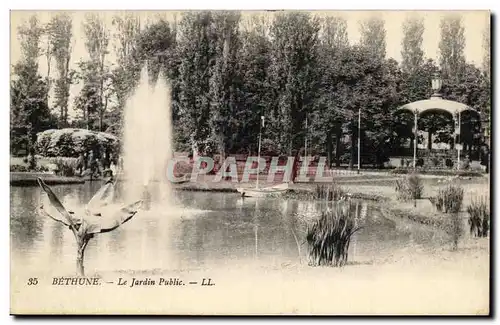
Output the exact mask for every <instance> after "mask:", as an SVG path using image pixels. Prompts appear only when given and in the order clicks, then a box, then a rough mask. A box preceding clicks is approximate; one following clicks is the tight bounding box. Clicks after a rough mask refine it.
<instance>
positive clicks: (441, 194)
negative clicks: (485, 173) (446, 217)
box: [430, 184, 464, 213]
mask: <svg viewBox="0 0 500 325" xmlns="http://www.w3.org/2000/svg"><path fill="white" fill-rule="evenodd" d="M463 199H464V189H463V188H462V187H461V186H459V185H453V184H450V185H448V186H446V187H444V188H440V189H439V191H438V194H437V195H436V196H435V197H431V198H430V201H431V203H432V204H433V205H434V206H435V207H436V209H437V210H438V211H440V212H444V213H458V212H460V210H461V209H462V202H463Z"/></svg>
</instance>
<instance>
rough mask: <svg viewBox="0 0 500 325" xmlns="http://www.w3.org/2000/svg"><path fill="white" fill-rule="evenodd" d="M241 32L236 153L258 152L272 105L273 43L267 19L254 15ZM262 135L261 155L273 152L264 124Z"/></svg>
mask: <svg viewBox="0 0 500 325" xmlns="http://www.w3.org/2000/svg"><path fill="white" fill-rule="evenodd" d="M245 22H246V24H244V27H243V29H242V31H241V46H240V49H239V50H240V53H239V55H238V57H239V60H238V66H239V69H240V71H241V81H242V85H241V90H240V91H241V94H240V95H239V104H238V105H237V106H236V112H235V114H234V116H235V117H237V119H236V120H235V125H234V128H235V130H234V133H235V134H236V139H235V140H234V142H233V150H235V151H238V150H239V151H243V150H248V152H253V153H256V152H257V144H258V134H259V128H260V123H261V122H260V116H261V115H264V116H265V118H266V119H267V118H269V115H267V114H266V113H268V112H267V109H269V108H270V105H271V102H272V101H271V98H270V97H271V93H270V87H269V68H268V67H269V65H270V62H271V57H270V56H271V54H270V47H271V41H270V39H269V38H268V36H267V35H268V32H269V26H268V24H267V23H266V20H265V17H264V16H257V15H254V16H251V17H249V18H248V20H247V21H245ZM264 126H265V127H264V129H263V130H262V131H263V135H262V152H263V153H266V154H270V153H274V152H271V151H272V150H273V149H274V148H273V144H272V143H271V139H269V137H268V136H267V133H266V126H267V124H266V123H265V125H264Z"/></svg>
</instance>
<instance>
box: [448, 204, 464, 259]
mask: <svg viewBox="0 0 500 325" xmlns="http://www.w3.org/2000/svg"><path fill="white" fill-rule="evenodd" d="M450 231H451V238H452V241H453V250H456V249H457V248H458V240H459V239H460V236H461V235H462V231H463V229H462V218H461V217H460V214H459V213H458V212H454V213H451V214H450Z"/></svg>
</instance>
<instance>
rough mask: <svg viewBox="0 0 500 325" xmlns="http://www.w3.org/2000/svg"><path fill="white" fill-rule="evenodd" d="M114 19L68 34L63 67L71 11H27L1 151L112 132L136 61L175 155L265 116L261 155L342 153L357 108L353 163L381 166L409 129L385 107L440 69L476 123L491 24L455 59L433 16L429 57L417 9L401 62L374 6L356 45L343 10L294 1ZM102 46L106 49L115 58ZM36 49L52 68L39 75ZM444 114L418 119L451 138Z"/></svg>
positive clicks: (455, 26) (253, 139)
mask: <svg viewBox="0 0 500 325" xmlns="http://www.w3.org/2000/svg"><path fill="white" fill-rule="evenodd" d="M112 25H113V30H114V32H111V31H110V29H109V28H108V27H107V25H106V23H105V21H104V20H103V19H102V17H100V16H99V15H98V14H96V13H89V14H87V15H86V16H85V19H84V22H83V34H84V35H83V39H78V40H77V41H82V40H83V41H84V42H85V48H86V50H87V52H88V59H85V60H83V59H80V58H77V59H80V61H78V64H77V68H76V69H72V68H71V65H70V63H71V62H72V61H75V58H72V56H71V54H72V47H73V45H74V44H73V38H72V37H73V35H72V33H73V21H72V16H71V14H69V13H57V14H55V15H54V16H53V17H52V19H51V20H50V22H49V23H48V24H42V23H41V22H40V21H39V20H38V18H37V17H36V16H32V17H31V18H30V19H29V20H28V21H27V22H26V23H25V24H24V25H22V26H21V27H20V28H19V33H18V34H19V37H20V41H21V50H22V58H21V59H20V60H19V61H18V62H17V63H16V64H15V65H14V66H13V70H12V71H13V75H14V78H12V82H11V148H12V149H11V150H12V151H16V150H17V149H19V148H21V147H23V148H28V151H29V152H33V153H34V146H33V144H34V142H35V141H36V134H37V132H39V131H42V130H44V129H47V128H54V127H57V128H64V127H82V128H87V129H91V130H100V131H108V132H112V133H115V134H117V135H120V125H121V119H122V112H123V109H124V106H125V105H126V100H127V97H128V96H129V95H131V94H132V93H133V90H134V88H135V87H136V86H137V84H138V81H139V78H140V72H141V69H142V67H143V66H144V65H145V64H147V67H148V71H149V77H150V79H151V82H155V80H156V79H157V78H158V76H165V77H166V78H167V79H168V80H169V83H170V85H171V89H172V100H171V103H172V111H173V121H174V135H175V146H176V149H177V150H180V151H190V150H192V149H193V148H195V149H196V150H198V151H200V152H202V153H205V154H215V153H217V154H222V155H223V156H224V155H227V154H229V153H240V152H241V153H255V151H256V149H257V137H258V134H259V128H260V121H261V118H260V116H261V115H262V116H265V119H266V124H265V127H264V128H263V129H262V132H263V136H262V138H263V153H264V154H266V153H267V154H286V155H290V154H294V151H295V150H297V149H300V148H302V147H303V146H304V143H305V141H306V138H307V140H308V142H309V144H308V147H309V148H310V150H311V152H313V153H318V154H325V153H326V154H328V156H329V157H331V158H332V159H333V157H334V156H336V158H337V159H336V161H337V162H338V163H340V162H341V161H343V160H344V161H350V162H351V163H352V162H353V161H355V159H356V157H355V154H356V143H357V137H358V113H359V110H360V108H361V113H362V114H361V132H360V134H361V137H362V146H363V150H362V151H363V152H365V153H366V154H365V156H366V157H363V159H365V158H366V159H367V160H370V161H372V162H373V161H374V162H377V163H382V162H383V161H384V160H385V159H386V158H387V156H388V155H389V154H390V152H391V151H393V150H394V148H395V147H398V146H400V145H401V143H402V139H405V138H411V137H412V132H411V128H412V123H413V122H412V121H413V119H412V118H411V117H410V118H408V117H407V116H405V115H404V114H395V112H396V109H397V107H399V106H400V105H402V104H405V103H408V102H411V101H415V100H420V99H425V98H429V96H430V95H431V94H432V89H431V79H432V77H433V74H434V73H435V72H437V71H438V70H439V71H440V75H441V77H442V79H443V89H442V93H443V97H444V98H447V99H452V100H457V101H459V102H462V103H465V104H467V105H470V106H472V107H473V108H475V109H477V110H478V111H479V112H480V113H481V116H483V119H484V117H488V116H489V109H490V63H489V61H490V59H489V57H490V45H489V35H490V33H489V32H490V31H489V30H485V32H484V35H478V37H481V36H482V37H483V38H484V42H483V43H484V49H483V50H484V60H483V64H482V66H481V67H477V66H475V65H474V64H471V63H468V62H466V59H465V53H464V49H465V45H466V44H465V35H464V32H465V27H464V24H463V21H462V19H461V17H460V16H459V15H458V16H457V15H448V16H446V17H444V18H443V19H442V21H441V25H440V42H439V53H440V54H439V62H434V61H433V60H431V59H428V58H426V57H425V54H424V50H423V48H422V42H423V33H424V20H423V19H422V18H421V17H418V16H409V17H408V18H407V19H406V20H405V22H404V24H403V26H402V28H403V31H404V36H403V39H402V40H401V54H402V60H401V62H397V61H395V60H394V59H391V58H389V59H387V58H386V29H385V21H384V20H383V19H381V18H379V17H377V16H373V17H370V18H368V19H366V20H363V21H360V22H359V28H360V32H361V39H360V41H359V43H358V44H354V45H353V44H350V42H349V40H348V33H347V21H346V20H345V19H343V18H342V17H339V16H324V17H319V16H317V15H315V14H312V13H307V12H295V11H294V12H277V13H273V14H260V15H249V14H244V15H243V14H241V13H240V12H236V11H224V12H215V11H203V12H185V13H183V14H182V15H180V16H179V17H176V18H175V19H166V18H158V19H155V20H153V21H149V22H147V23H146V24H145V23H144V22H141V20H140V19H139V18H138V17H137V16H135V15H133V14H129V13H126V14H121V15H117V16H115V17H113V21H112ZM43 39H46V41H45V42H44V41H43ZM110 41H115V43H116V45H115V46H114V47H112V46H111V45H110ZM110 51H114V57H115V58H116V62H115V63H114V64H112V65H111V64H108V63H107V62H108V60H107V58H108V57H109V55H110ZM43 56H46V57H47V60H46V62H48V63H49V64H48V65H47V70H48V71H47V75H48V76H50V77H42V75H41V74H40V72H39V71H40V70H42V69H40V67H39V62H40V57H43ZM51 63H55V66H51V65H52V64H51ZM51 69H54V70H53V71H52V72H51V71H50V70H51ZM160 72H161V73H160ZM76 83H78V84H79V86H80V92H79V94H78V96H76V98H74V102H73V103H72V107H73V108H74V109H75V110H76V111H77V112H78V115H77V118H75V119H72V120H71V119H70V118H69V115H68V109H69V108H70V106H71V105H70V104H71V103H70V102H69V101H70V87H72V85H74V84H76ZM147 109H148V108H147V107H144V114H148V112H147ZM450 121H451V117H449V116H446V115H442V114H441V115H436V116H432V114H431V115H430V116H428V117H423V118H422V119H421V121H420V123H421V125H419V129H424V130H428V131H431V132H433V133H435V134H436V137H435V139H436V141H444V142H449V141H450V139H451V128H452V123H451V122H450ZM471 121H472V122H471V123H469V124H470V125H464V128H463V133H464V135H463V141H470V143H471V144H474V143H475V144H476V145H477V142H478V141H481V139H480V137H478V134H479V133H480V131H481V130H480V127H479V124H478V123H477V121H474V119H471ZM473 122H475V123H473ZM306 123H307V127H306ZM464 123H466V124H467V122H464ZM344 139H348V140H347V141H344ZM474 141H475V142H474ZM333 152H334V153H335V154H333V155H332V153H333ZM333 160H335V159H333Z"/></svg>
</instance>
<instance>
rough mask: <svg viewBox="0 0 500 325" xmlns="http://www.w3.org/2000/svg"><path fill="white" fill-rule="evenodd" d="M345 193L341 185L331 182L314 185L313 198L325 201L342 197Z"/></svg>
mask: <svg viewBox="0 0 500 325" xmlns="http://www.w3.org/2000/svg"><path fill="white" fill-rule="evenodd" d="M346 194H347V193H346V191H345V190H344V189H343V188H342V186H340V185H338V184H337V183H335V182H332V183H331V184H330V185H324V184H322V185H316V189H315V191H314V198H315V199H322V200H327V201H337V200H340V199H342V198H344V197H345V196H346Z"/></svg>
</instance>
